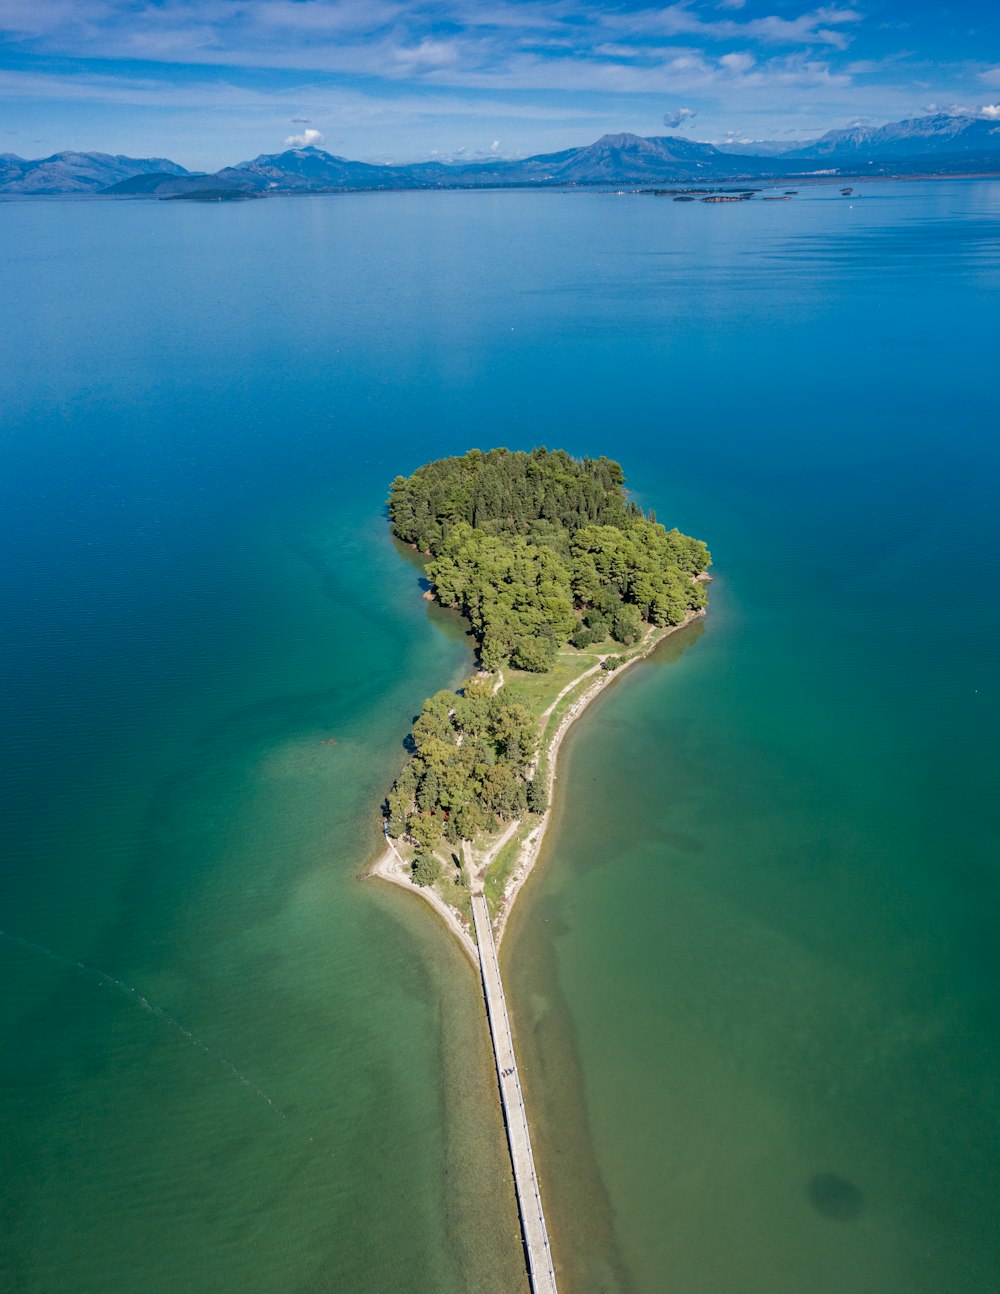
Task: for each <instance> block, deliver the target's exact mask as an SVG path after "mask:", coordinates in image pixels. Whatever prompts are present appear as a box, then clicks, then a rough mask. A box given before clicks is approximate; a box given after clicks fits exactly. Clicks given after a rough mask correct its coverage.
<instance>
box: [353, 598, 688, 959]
mask: <svg viewBox="0 0 1000 1294" xmlns="http://www.w3.org/2000/svg"><path fill="white" fill-rule="evenodd" d="M708 578H709V579H710V578H711V577H708ZM706 614H707V610H706V608H702V609H700V610H697V611H689V612H688V614H687V615H686V616H685V617H684V619H683V620H682V621H680V623H678V624H676V625H666V626H663V627H662V628H657V629H650V631H649V633H648V635H647V638H646V640H645V641H644V642H643V643H642V644H641V645H640V647H639V648H638V649H637V650H636V651H634V652H633V653H632V654H631V655H629V656H628V657H626V658H625V659H624V660H622V663H621V664H620V665H619V666H618V668H617V669H615V670H607V669H604V668H603V662H604V660H605V659H606V657H605V656H601V657H600V659H599V660H598V663H597V664H596V665H594V666H593V667H592V668H591V670H589V671H585V672H584V673H583V674H581V675H580V676H579V677H578V678H576V679H574V680H573V682H572V683H571V684H570V685H568V688H567V689H566V691H572V690H573V688H575V687H578V686H579V685H580V683H581V682H582V681H583V679H585V678H586V677H588V675H589V674H591V673H592V674H593V675H594V678H593V680H592V681H591V682H590V684H589V685H588V686H587V687H586V688H585V690H584V691H583V693H582V694H581V695H580V696H579V697H577V698H576V700H575V701H574V702H573V703H572V705H571V706H570V707H569V709H568V710H567V711H566V713H565V714H564V715H563V716H562V718H561V719H560V721H559V724H558V726H557V728H556V730H555V732H554V733H553V734H552V737H551V738H550V739H549V742H548V744H547V745H546V746H545V747H544V748H543V750H542V751H541V752H540V754H539V759H540V760H541V759H545V760H546V761H547V765H548V780H547V786H546V790H547V792H548V799H549V803H548V807H547V808H546V810H545V812H544V813H542V814H540V815H538V821H537V822H536V823H535V825H534V826H533V827H532V829H531V831H530V832H529V833H528V835H527V836H526V838H525V840H524V842H523V843H522V845H521V848H520V851H519V853H518V858H517V862H516V864H515V866H514V870H513V873H512V875H511V877H510V879H509V880H508V882H507V884H506V885H505V887H504V891H503V905H502V908H501V911H500V912H499V914H498V915H497V916H496V917H495V918H494V919H493V923H492V924H493V930H494V935H495V938H496V943H497V947H498V948H499V947H500V944H501V943H502V940H503V936H504V933H505V931H506V929H507V923H508V921H509V919H510V914H511V912H512V910H513V907H514V903H515V901H516V899H517V897H518V895H519V894H520V892H521V890H522V889H523V888H524V886H525V884H526V883H527V881H528V878H529V877H530V876H531V875H532V873H533V872H534V870H535V868H536V867H537V865H538V862H539V858H540V856H541V850H542V845H543V844H544V842H545V837H546V835H547V833H548V830H549V826H550V824H551V821H552V816H553V809H554V803H553V792H554V789H555V784H556V780H557V778H558V775H559V769H558V759H559V751H560V749H561V747H562V744H563V742H564V741H565V739H566V736H567V734H568V733H569V731H570V729H571V728H572V727H573V725H574V724H575V723H576V722H577V720H579V719H580V718H581V717H582V716H583V715H584V714H585V713H586V712H587V710H588V709H589V707H590V706H591V704H592V703H593V702H594V701H595V700H596V699H597V697H599V696H601V695H602V694H603V693H604V692H605V690H606V689H607V688H608V687H609V686H610V684H611V683H612V682H613V681H614V680H615V679H616V678H618V677H620V675H621V674H622V673H624V671H625V670H627V669H629V668H630V667H631V666H633V665H635V664H637V663H638V662H639V661H643V660H647V659H648V658H649V657H650V656H651V655H652V654H653V652H655V651H656V649H657V648H658V647H659V646H660V644H661V643H663V642H665V641H666V639H667V638H669V637H671V636H672V635H673V634H675V633H678V632H679V631H680V630H681V629H686V628H688V627H689V626H690V625H692V624H694V622H695V621H696V620H702V619H704V618H705V616H706ZM557 701H558V698H557ZM556 703H557V702H554V703H553V708H554V706H555V704H556ZM524 825H525V819H524V818H515V819H514V820H513V821H512V822H511V823H510V824H509V825H508V827H507V828H506V830H505V831H504V833H503V834H502V836H501V837H500V839H499V841H497V842H496V843H495V844H494V845H493V847H492V849H491V850H490V852H489V854H488V857H487V860H486V862H485V863H484V865H483V868H482V870H483V872H485V871H486V869H487V868H488V866H489V863H490V862H491V861H492V859H493V858H494V857H495V856H496V854H497V853H498V852H499V849H500V848H501V847H502V845H503V844H505V843H506V841H507V840H508V839H509V838H510V837H511V836H512V835H514V834H515V833H516V832H517V831H518V830H520V829H521V828H522V827H523V826H524ZM385 842H386V848H385V849H384V850H383V851H382V853H381V854H380V855H379V856H378V857H377V858H376V859H375V861H374V862H373V863H372V864H371V865H370V866H369V867H368V869H367V870H366V871H365V872H364V873H363V874H362V876H363V878H367V877H372V876H374V877H378V878H379V879H381V880H384V881H388V882H389V883H390V884H392V885H397V886H399V887H400V888H401V889H404V890H406V891H407V892H408V893H410V894H413V895H416V896H417V897H418V898H422V899H423V900H424V901H425V902H426V903H428V904H429V905H430V907H431V908H433V910H434V911H435V912H436V913H437V915H438V916H439V917H440V918H441V920H442V921H443V922H444V924H445V926H446V927H447V929H448V930H449V932H450V933H451V934H452V935H453V936H454V937H455V938H456V939H457V940H458V943H459V946H460V947H461V948H462V951H463V952H464V953H465V955H466V956H467V957H468V958H469V961H470V962H471V963H472V965H473V967H474V969H475V970H477V971H478V970H479V950H478V947H477V945H476V943H475V940H474V938H473V933H472V929H471V927H470V926H469V925H467V924H466V923H465V921H464V920H463V918H462V914H461V913H460V912H459V911H458V909H457V908H455V907H453V906H452V905H451V904H449V903H446V902H445V900H444V899H442V898H441V896H440V895H439V894H437V893H436V891H435V890H434V888H433V887H432V886H422V885H417V884H415V882H414V881H413V873H412V868H411V865H410V864H409V863H407V862H406V861H405V860H404V859H403V858H402V856H401V855H400V853H399V851H398V850H397V849H396V846H395V844H394V843H393V841H392V839H391V837H390V836H389V835H388V834H386V835H385ZM477 892H479V891H477Z"/></svg>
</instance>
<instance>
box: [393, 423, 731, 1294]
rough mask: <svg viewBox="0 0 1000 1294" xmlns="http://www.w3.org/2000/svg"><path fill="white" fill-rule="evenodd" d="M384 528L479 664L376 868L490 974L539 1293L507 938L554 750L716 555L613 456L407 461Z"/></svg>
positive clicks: (550, 1284)
mask: <svg viewBox="0 0 1000 1294" xmlns="http://www.w3.org/2000/svg"><path fill="white" fill-rule="evenodd" d="M389 518H390V521H391V524H392V532H393V534H394V535H395V537H396V538H397V539H398V540H399V541H401V542H402V543H404V544H407V545H409V546H411V547H412V548H414V549H416V550H417V552H418V553H419V554H420V555H421V557H422V559H423V560H424V562H425V567H424V569H425V575H426V583H427V591H426V594H425V596H427V597H429V598H432V599H434V600H435V601H437V602H438V603H439V604H440V605H441V606H443V607H448V608H452V609H454V610H455V611H457V612H460V613H461V614H462V615H463V616H465V617H466V618H467V620H468V622H469V625H470V631H471V633H472V635H473V637H474V639H475V642H476V648H477V657H478V662H477V663H478V666H479V669H478V670H477V672H476V673H475V674H473V675H472V676H471V677H469V678H468V679H466V680H465V682H464V683H463V684H462V685H461V687H459V688H458V689H457V691H454V692H452V691H447V690H445V691H440V692H437V693H435V695H434V696H432V697H429V698H428V699H427V700H426V701H425V702H424V704H423V708H422V709H421V712H420V714H419V715H418V717H417V718H416V720H415V721H414V724H413V729H412V731H411V733H410V735H409V737H408V739H407V747H408V751H409V758H408V760H407V762H406V764H405V766H404V767H403V769H402V770H401V771H400V773H399V776H398V777H397V778H396V780H395V782H394V783H393V785H392V788H391V790H390V791H389V793H388V795H387V797H386V800H385V803H384V804H383V806H382V812H383V831H384V834H385V840H386V850H385V853H384V854H383V855H382V857H381V858H380V859H379V860H378V861H377V862H376V863H375V864H374V866H373V868H372V869H371V872H370V873H369V875H377V876H381V877H383V878H384V879H386V880H388V881H391V882H393V883H394V884H396V885H401V886H404V887H405V888H407V889H409V890H410V891H411V892H416V893H419V894H420V895H422V896H423V897H424V898H425V899H426V900H427V901H428V902H429V903H431V904H432V906H433V907H434V908H435V909H436V910H437V911H438V912H439V913H440V914H441V916H442V917H444V919H445V921H446V922H447V923H448V925H449V927H450V928H451V930H452V931H453V932H454V933H455V935H456V936H457V937H458V939H459V940H460V941H461V943H462V946H463V948H464V949H465V951H466V952H467V954H468V956H469V958H470V960H471V961H472V963H473V965H474V966H476V967H477V968H478V969H479V971H480V974H481V977H482V983H483V993H484V997H485V1001H486V1010H487V1016H488V1019H489V1025H490V1033H491V1037H492V1041H493V1050H494V1057H495V1061H496V1068H497V1079H498V1085H499V1089H500V1099H501V1104H502V1107H503V1114H504V1123H505V1126H506V1129H507V1136H508V1141H509V1145H510V1154H511V1162H512V1165H513V1169H514V1184H515V1190H516V1194H517V1200H518V1208H519V1211H520V1217H521V1225H522V1230H523V1238H524V1245H525V1253H526V1256H527V1261H528V1273H529V1277H530V1281H531V1287H532V1290H533V1291H535V1294H538V1292H539V1291H546V1292H547V1294H548V1292H549V1291H551V1292H552V1294H554V1292H555V1290H556V1275H555V1265H554V1260H553V1257H552V1252H551V1248H550V1246H549V1239H548V1232H547V1230H546V1226H545V1218H544V1213H543V1210H542V1196H541V1189H540V1187H539V1184H538V1178H537V1174H536V1171H535V1164H534V1158H533V1155H532V1151H531V1139H530V1135H529V1130H528V1120H527V1114H526V1109H525V1101H524V1094H523V1092H522V1090H521V1083H520V1078H519V1075H518V1072H517V1060H516V1057H515V1054H514V1042H513V1034H512V1031H511V1027H510V1020H509V1017H508V1013H507V1004H506V999H505V996H504V991H503V984H502V981H501V976H500V965H499V960H498V957H497V946H498V945H499V942H500V940H501V938H502V936H503V932H504V929H505V927H506V922H507V917H508V915H509V913H510V909H511V905H512V903H513V901H514V898H515V896H516V895H517V893H518V891H519V889H520V888H521V886H522V885H523V883H524V881H525V879H526V878H527V876H528V874H529V873H530V872H531V870H532V868H533V866H534V864H535V861H536V860H537V858H538V853H539V849H540V846H541V842H542V837H543V834H544V831H545V827H546V824H547V821H548V816H549V812H548V811H549V804H550V801H551V798H552V789H553V781H554V778H555V772H556V755H557V753H558V750H559V746H560V743H561V742H562V739H563V737H564V736H565V734H566V732H567V730H568V728H569V726H570V725H571V724H572V723H573V722H574V720H575V719H576V718H578V717H579V715H580V714H581V713H582V712H583V710H584V709H585V708H586V706H587V705H588V704H589V703H590V702H591V701H592V700H593V698H594V697H595V696H597V695H598V693H599V692H600V691H601V690H602V689H603V688H604V687H605V686H606V685H607V683H608V682H609V681H610V679H611V678H612V677H613V676H614V674H615V673H616V672H617V671H620V670H622V669H624V668H626V667H627V666H629V665H631V664H633V663H634V662H635V661H637V660H639V659H641V658H642V657H643V656H646V655H648V654H649V652H651V651H652V650H653V648H654V647H655V646H656V645H657V644H658V643H659V642H661V641H662V640H663V638H664V637H665V636H666V635H667V634H670V633H673V632H674V631H675V630H677V629H679V628H681V627H682V626H684V625H686V624H689V623H690V622H691V621H692V620H693V619H694V618H695V617H697V616H701V615H704V613H705V608H706V602H707V594H706V584H707V582H708V578H709V577H708V575H707V570H708V567H709V565H710V562H711V558H710V555H709V551H708V549H707V548H706V546H705V544H704V543H703V542H702V541H701V540H699V539H692V538H691V537H690V536H688V535H682V534H681V533H680V532H679V531H678V530H667V529H666V527H665V526H663V525H661V524H660V523H659V522H658V521H657V519H656V514H655V513H654V512H648V513H644V512H643V510H642V509H641V508H640V507H639V505H638V504H637V503H636V502H635V500H634V499H633V498H631V497H630V495H629V493H628V491H627V490H626V489H625V476H624V473H623V471H622V468H621V465H620V464H619V463H616V462H614V461H613V460H612V459H610V458H604V457H601V458H582V459H576V458H573V457H571V456H570V455H569V454H567V453H565V452H564V451H563V450H548V449H545V448H544V447H543V448H540V449H535V450H532V451H531V452H530V453H524V452H520V451H517V452H512V451H510V450H507V449H491V450H489V451H487V452H484V451H482V450H478V449H474V450H470V451H469V452H468V453H466V454H464V455H462V456H461V457H454V458H443V459H438V460H437V461H435V462H432V463H427V464H425V465H424V466H423V467H420V468H418V469H417V470H416V471H415V472H414V473H413V474H412V475H411V476H407V477H404V476H397V477H396V479H395V480H394V481H393V483H392V487H391V490H390V494H389Z"/></svg>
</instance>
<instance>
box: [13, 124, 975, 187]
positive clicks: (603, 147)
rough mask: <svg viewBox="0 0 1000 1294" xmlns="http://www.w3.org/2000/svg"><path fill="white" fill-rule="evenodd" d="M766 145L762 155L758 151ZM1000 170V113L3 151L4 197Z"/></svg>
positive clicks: (652, 181)
mask: <svg viewBox="0 0 1000 1294" xmlns="http://www.w3.org/2000/svg"><path fill="white" fill-rule="evenodd" d="M756 150H759V151H756ZM970 172H971V173H977V174H1000V121H996V120H989V119H985V118H982V117H968V116H961V117H959V116H950V115H948V114H943V113H941V114H937V115H934V116H929V117H916V118H911V119H909V120H907V121H899V122H893V123H890V124H889V125H885V126H854V127H851V128H850V129H848V130H833V131H829V132H828V133H827V134H825V135H822V136H821V137H820V138H818V139H814V140H810V141H807V142H805V143H802V142H798V143H796V144H794V145H787V144H785V145H781V144H777V143H774V142H764V143H761V144H759V145H756V146H755V145H753V144H744V145H739V146H733V148H732V151H727V150H725V149H722V148H717V147H715V146H714V145H712V144H703V143H698V142H697V141H695V140H690V139H682V138H680V137H679V136H676V135H664V136H657V137H653V138H643V137H641V136H639V135H631V134H617V135H604V136H603V137H602V138H601V139H599V140H597V141H596V142H595V143H593V144H589V145H587V146H586V147H583V148H570V149H566V150H564V151H563V152H560V153H543V154H539V155H537V156H535V157H527V158H520V159H512V160H508V159H503V158H491V159H489V160H486V161H478V162H449V163H446V162H417V163H412V164H408V165H400V166H383V165H375V164H373V163H370V162H356V161H351V160H350V159H348V158H344V157H335V156H334V155H332V154H331V153H327V152H324V151H323V150H322V149H319V148H312V147H309V148H292V149H288V150H286V151H285V152H282V153H266V154H262V155H261V156H259V157H256V158H254V159H253V160H252V161H246V162H240V163H238V164H237V165H236V166H227V167H224V168H223V169H222V170H220V171H216V172H214V173H212V174H204V173H193V172H190V171H187V170H185V168H184V167H183V166H179V165H178V164H177V163H176V162H171V161H168V160H167V159H165V158H131V157H121V156H114V157H112V156H110V155H109V154H107V153H76V152H62V153H55V154H53V156H51V157H46V158H41V159H38V160H37V161H25V160H24V159H23V158H20V157H16V156H15V155H14V154H12V153H3V154H0V194H25V195H28V194H37V195H51V194H104V195H109V196H113V197H128V196H133V197H139V196H147V197H185V196H213V197H225V196H227V195H234V196H235V195H238V194H246V195H251V194H259V195H263V194H266V193H274V192H277V193H310V192H312V193H317V192H319V193H322V192H337V191H345V190H352V189H447V188H486V187H497V186H515V185H519V186H530V187H540V186H550V185H551V186H559V185H565V186H569V185H573V186H580V185H601V184H628V185H647V184H649V185H656V184H670V183H685V184H689V183H692V182H699V183H703V182H707V181H715V180H755V179H760V180H766V179H804V178H807V177H808V176H810V175H825V176H842V177H844V178H847V177H854V176H858V175H866V176H871V175H879V176H887V175H914V174H923V175H949V174H959V173H970Z"/></svg>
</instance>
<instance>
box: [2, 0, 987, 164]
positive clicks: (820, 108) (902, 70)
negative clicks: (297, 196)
mask: <svg viewBox="0 0 1000 1294" xmlns="http://www.w3.org/2000/svg"><path fill="white" fill-rule="evenodd" d="M998 104H1000V0H992V3H985V2H983V0H979V2H975V3H974V2H972V0H957V2H956V3H954V4H952V5H951V6H950V7H948V6H947V5H945V6H944V7H942V6H940V5H934V4H929V3H926V0H911V2H910V3H902V2H901V0H858V2H857V3H852V2H851V0H847V2H845V3H838V2H837V0H832V2H831V3H824V4H820V5H818V6H816V5H808V4H802V3H798V2H797V0H681V2H680V3H672V4H665V5H658V4H645V3H622V2H620V0H572V2H571V0H414V2H412V3H406V2H403V3H401V2H400V0H0V152H11V153H18V154H20V155H21V156H22V157H39V156H44V155H46V154H47V153H51V152H55V151H56V150H58V149H62V148H78V149H101V150H103V151H105V152H112V153H128V154H132V155H134V156H153V155H160V156H168V157H172V158H174V159H175V160H176V161H178V162H181V163H182V164H184V165H186V166H188V167H192V168H195V167H198V168H204V169H215V168H217V167H219V166H221V165H225V164H228V163H232V162H236V161H240V160H242V159H244V158H247V157H253V156H255V155H256V154H258V153H261V152H275V151H278V150H279V149H280V148H281V147H282V146H283V145H284V144H285V142H286V141H287V140H293V139H298V140H301V141H304V142H315V143H318V144H320V145H321V146H322V147H325V148H327V149H328V150H329V151H331V152H334V153H340V154H342V155H344V156H348V157H356V158H362V159H365V160H371V161H406V160H414V159H418V158H428V157H432V156H436V157H442V158H459V157H476V156H488V155H490V154H491V153H493V154H499V155H503V156H520V155H525V154H529V153H537V152H547V151H551V150H555V149H560V148H567V147H572V146H574V145H578V144H585V143H589V142H590V141H591V140H593V139H595V138H597V137H598V136H599V135H602V134H604V133H606V132H608V131H618V130H631V131H634V132H636V133H637V134H642V135H659V134H671V133H677V134H681V133H682V134H685V135H687V136H689V137H690V138H695V139H704V140H710V141H712V142H714V143H719V144H724V143H725V141H726V140H727V139H737V140H747V139H789V140H796V139H800V138H810V137H813V136H815V135H818V134H821V133H822V132H823V131H824V130H827V129H830V128H833V127H840V126H847V125H851V124H853V123H854V122H857V121H865V122H882V121H888V120H895V119H898V118H901V117H907V116H916V115H922V114H925V113H927V112H930V111H936V110H958V111H962V112H969V113H983V112H985V113H986V114H987V115H989V116H993V115H996V116H997V117H998V118H1000V108H998V107H997V105H998Z"/></svg>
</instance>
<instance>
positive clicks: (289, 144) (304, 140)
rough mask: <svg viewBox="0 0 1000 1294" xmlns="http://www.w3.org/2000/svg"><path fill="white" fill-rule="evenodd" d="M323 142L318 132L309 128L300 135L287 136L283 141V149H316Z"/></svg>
mask: <svg viewBox="0 0 1000 1294" xmlns="http://www.w3.org/2000/svg"><path fill="white" fill-rule="evenodd" d="M323 142H324V141H323V136H322V135H321V134H320V132H319V131H318V130H313V129H312V128H311V127H310V128H309V129H308V130H304V131H303V132H302V134H301V135H289V136H288V138H287V139H286V140H285V147H286V148H318V147H319V146H320V144H322V143H323Z"/></svg>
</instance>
